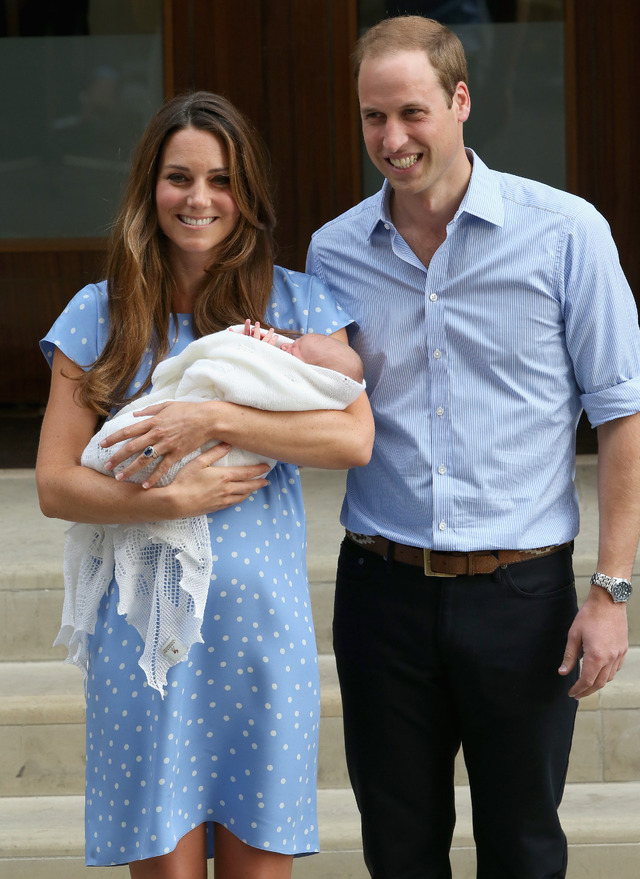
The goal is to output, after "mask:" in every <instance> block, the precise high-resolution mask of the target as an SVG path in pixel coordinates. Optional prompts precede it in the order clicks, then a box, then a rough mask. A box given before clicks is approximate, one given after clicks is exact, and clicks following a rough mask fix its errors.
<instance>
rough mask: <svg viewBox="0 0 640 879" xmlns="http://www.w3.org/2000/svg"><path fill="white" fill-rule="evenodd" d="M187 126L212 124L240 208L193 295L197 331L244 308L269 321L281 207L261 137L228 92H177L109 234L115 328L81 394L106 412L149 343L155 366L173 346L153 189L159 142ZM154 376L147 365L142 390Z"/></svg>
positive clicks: (145, 141) (238, 318) (243, 313)
mask: <svg viewBox="0 0 640 879" xmlns="http://www.w3.org/2000/svg"><path fill="white" fill-rule="evenodd" d="M185 128H196V129H200V130H202V131H209V132H211V134H214V135H216V136H217V137H219V138H220V139H221V141H222V142H223V144H224V146H225V148H226V150H227V156H228V162H229V176H230V187H231V192H232V194H233V196H234V198H235V200H236V203H237V205H238V209H239V211H240V218H239V220H238V224H237V226H236V228H235V229H234V230H233V232H232V233H231V234H230V235H229V236H228V237H227V238H226V239H225V240H224V241H222V242H221V243H220V244H219V245H218V247H217V248H216V249H215V253H214V255H213V259H212V261H211V264H210V265H209V266H208V267H207V269H206V272H205V276H204V278H203V280H202V283H201V285H200V289H199V290H198V292H197V294H196V298H195V302H194V311H193V324H194V331H195V333H196V335H205V334H207V333H213V332H216V331H217V330H221V329H224V328H225V327H227V326H229V325H230V324H237V323H242V322H243V321H244V320H245V319H246V318H247V317H248V318H250V319H251V320H252V321H256V320H259V321H261V322H263V323H264V313H265V309H266V307H267V303H268V301H269V294H270V291H271V287H272V284H273V260H274V241H273V229H274V227H275V214H274V210H273V203H272V198H271V193H270V189H269V182H268V181H269V177H268V161H267V156H266V153H265V150H264V148H263V146H262V142H261V140H260V138H259V136H258V134H257V132H256V131H255V129H254V128H253V126H252V125H251V123H250V122H249V121H248V120H247V119H246V118H245V117H244V116H243V114H242V113H240V111H239V110H237V109H236V108H235V107H234V106H233V104H231V103H230V102H229V101H228V100H226V98H223V97H220V96H219V95H214V94H211V93H210V92H192V93H189V94H182V95H177V96H176V97H174V98H172V99H170V100H168V101H167V102H166V103H165V104H164V105H163V106H162V107H161V108H160V110H159V111H158V112H157V113H156V115H155V116H154V118H153V119H152V120H151V122H150V123H149V125H148V126H147V129H146V131H145V132H144V134H143V135H142V138H141V140H140V142H139V144H138V147H137V149H136V151H135V154H134V157H133V161H132V165H131V172H130V175H129V181H128V183H127V186H126V189H125V192H124V197H123V200H122V207H121V210H120V213H119V215H118V217H117V219H116V221H115V224H114V228H113V232H112V235H111V239H110V243H109V249H108V254H107V271H106V277H107V285H108V294H109V335H108V338H107V342H106V344H105V347H104V349H103V351H102V353H101V354H100V356H99V357H98V359H97V360H96V361H95V363H94V364H93V365H92V366H91V368H90V369H89V370H88V371H87V372H86V373H84V375H82V376H81V377H80V379H79V381H78V394H79V397H80V402H82V403H83V404H84V405H85V406H88V407H89V408H90V409H93V410H94V411H96V412H98V413H100V414H103V415H106V414H108V413H109V411H110V409H111V408H112V407H113V406H120V405H121V404H122V403H124V402H125V401H126V398H125V394H126V391H127V387H128V386H129V384H130V382H131V381H132V379H133V377H134V375H135V373H136V372H137V370H138V368H139V366H140V364H141V362H142V359H143V356H144V354H145V349H147V348H150V349H151V353H152V362H153V365H155V364H156V363H158V362H159V361H160V360H161V359H162V358H163V357H164V356H165V355H166V353H167V351H168V349H169V324H170V316H171V300H172V294H173V292H174V291H175V281H174V279H173V276H172V273H171V267H170V263H169V259H168V249H167V247H166V239H165V238H164V235H163V233H162V231H161V230H160V228H159V226H158V221H157V213H156V204H155V188H156V180H157V176H158V168H159V162H160V156H161V153H162V150H163V147H164V145H165V144H166V142H167V140H168V139H169V138H170V137H171V135H173V134H175V132H177V131H181V130H183V129H185ZM150 373H151V370H150ZM149 380H150V374H149V378H148V379H147V381H146V382H145V384H144V385H143V386H142V388H140V390H139V391H138V393H141V392H142V391H143V390H144V389H145V388H146V387H147V386H148V385H149ZM129 399H130V398H129Z"/></svg>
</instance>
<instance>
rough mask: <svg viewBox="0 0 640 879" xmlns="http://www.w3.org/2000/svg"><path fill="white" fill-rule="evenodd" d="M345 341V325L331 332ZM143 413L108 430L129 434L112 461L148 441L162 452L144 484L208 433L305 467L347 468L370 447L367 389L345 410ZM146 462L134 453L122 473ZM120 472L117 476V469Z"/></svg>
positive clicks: (224, 406) (206, 407) (176, 407)
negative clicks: (117, 428)
mask: <svg viewBox="0 0 640 879" xmlns="http://www.w3.org/2000/svg"><path fill="white" fill-rule="evenodd" d="M335 336H336V338H338V339H340V340H341V341H344V342H346V341H347V334H346V331H345V330H340V331H339V332H338V333H336V334H335ZM144 413H145V415H153V418H148V419H145V420H144V421H141V422H140V424H139V425H138V424H136V425H132V426H129V427H127V428H125V429H124V430H122V431H118V432H117V433H115V434H113V435H112V436H111V437H110V438H109V440H108V441H107V444H108V445H114V444H115V443H116V442H121V441H122V440H129V442H127V443H126V444H125V445H123V446H122V447H121V448H120V449H119V450H118V452H116V453H115V454H114V456H113V458H112V459H111V463H112V465H113V466H116V465H117V464H120V463H121V462H122V461H125V460H126V459H127V458H128V457H130V456H131V455H134V454H138V455H140V456H141V454H142V451H143V450H144V449H145V448H146V446H148V445H152V446H154V448H156V449H157V451H158V452H159V453H160V454H162V455H163V456H164V457H163V459H162V461H160V462H159V463H158V466H157V467H156V469H155V470H154V471H153V473H152V475H151V476H150V477H149V479H148V481H147V482H146V483H145V486H148V487H150V486H152V485H154V484H155V483H156V482H157V481H158V480H159V479H160V478H161V477H162V476H163V475H164V473H166V472H167V470H168V469H169V468H170V467H171V466H172V465H173V464H174V463H175V462H176V461H178V460H180V459H181V458H182V457H184V456H185V455H187V454H188V453H189V452H192V451H193V450H194V449H197V448H200V446H202V445H204V443H205V442H207V441H208V440H211V439H218V440H222V441H225V442H228V443H229V444H230V445H232V446H236V447H238V448H242V449H246V450H247V451H250V452H255V453H257V454H259V455H265V456H267V457H269V458H276V459H277V460H279V461H288V462H290V463H295V464H298V465H300V466H305V467H323V468H329V469H337V470H340V469H346V468H349V467H360V466H363V465H365V464H367V463H368V461H369V459H370V457H371V450H372V447H373V436H374V426H373V416H372V414H371V409H370V407H369V401H368V398H367V395H366V393H364V392H363V393H362V394H361V395H360V396H359V397H358V399H357V400H355V402H353V403H352V404H351V405H350V406H348V407H347V408H346V409H344V410H336V409H322V410H311V411H302V412H290V411H284V412H281V411H278V412H272V411H266V410H264V409H254V408H252V407H249V406H241V405H238V404H235V403H227V402H217V401H216V402H211V403H206V402H201V403H181V402H172V403H165V404H159V405H158V406H151V407H149V408H147V409H145V410H144ZM147 464H148V460H147V459H146V458H144V457H139V458H138V459H136V460H135V461H134V462H133V463H132V464H130V465H129V466H128V467H127V468H126V469H125V470H123V471H122V472H121V474H122V478H126V477H129V476H131V475H132V474H133V473H134V472H136V471H137V470H139V469H141V468H142V467H144V466H146V465H147ZM121 474H119V477H120V475H121Z"/></svg>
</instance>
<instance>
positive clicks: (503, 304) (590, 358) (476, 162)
mask: <svg viewBox="0 0 640 879" xmlns="http://www.w3.org/2000/svg"><path fill="white" fill-rule="evenodd" d="M467 152H468V155H469V158H470V159H471V160H472V162H473V172H472V175H471V182H470V184H469V187H468V190H467V192H466V194H465V196H464V199H463V201H462V203H461V205H460V208H459V209H458V211H457V213H456V215H455V217H454V218H453V220H452V221H451V222H450V223H449V225H448V227H447V237H446V240H445V241H444V242H443V244H442V245H441V246H440V247H439V248H438V250H437V251H436V253H435V254H434V256H433V258H432V260H431V263H430V265H429V268H428V270H427V269H426V268H425V267H424V265H422V263H421V262H420V260H419V259H418V258H417V257H416V255H415V254H414V253H413V251H412V250H411V249H410V248H409V247H408V245H407V244H406V242H405V241H404V240H403V238H402V237H401V236H400V234H399V233H398V232H397V231H396V229H395V228H394V225H393V222H392V220H391V216H390V212H389V207H388V201H389V188H388V185H387V184H386V183H385V185H384V186H383V188H382V190H381V192H379V193H378V194H376V195H374V196H372V197H371V198H368V199H366V200H365V201H363V202H361V203H360V204H359V205H357V206H356V207H354V208H352V209H351V210H350V211H347V213H345V214H343V215H342V216H340V217H338V218H337V219H335V220H333V221H331V222H330V223H327V224H326V225H325V226H323V228H322V229H320V230H318V231H317V232H316V233H315V234H314V236H313V238H312V241H311V245H310V248H309V254H308V261H307V271H309V272H311V273H312V274H314V275H317V276H318V277H319V278H320V279H321V280H323V281H324V282H325V283H326V284H327V285H328V287H329V288H330V290H331V291H332V292H333V294H334V295H335V297H336V299H337V301H338V302H339V303H340V304H341V305H342V306H343V308H344V309H345V311H346V312H347V313H348V314H350V315H351V317H352V318H353V319H354V321H355V322H356V323H355V324H353V325H352V326H350V327H349V328H348V331H349V333H350V341H351V344H352V345H353V347H354V348H355V349H356V351H358V353H359V354H360V356H361V357H362V359H363V360H364V363H365V378H366V381H367V390H368V392H369V397H370V401H371V406H372V409H373V412H374V415H375V420H376V439H375V444H374V450H373V456H372V459H371V463H370V464H369V465H368V466H366V467H363V468H359V469H354V470H351V471H350V473H349V476H348V480H347V496H346V498H345V502H344V505H343V510H342V523H343V524H344V525H345V526H346V527H347V528H349V529H350V530H352V531H355V532H359V533H363V534H382V535H383V536H385V537H388V538H389V539H391V540H395V541H398V542H400V543H407V544H412V545H414V546H425V547H431V548H434V549H436V548H437V549H441V550H474V549H500V548H502V549H529V548H532V547H538V546H546V545H548V544H553V543H561V542H564V541H566V540H571V539H572V538H573V537H575V535H576V534H577V531H578V525H579V517H578V505H577V496H576V491H575V487H574V484H573V477H574V471H575V431H576V426H577V422H578V419H579V416H580V413H581V411H582V409H583V408H584V409H585V411H586V412H587V415H588V417H589V420H590V422H591V424H592V426H594V427H595V426H597V425H599V424H601V423H603V422H605V421H609V420H611V419H613V418H618V417H621V416H624V415H630V414H632V413H635V412H637V411H640V332H639V330H638V317H637V312H636V307H635V303H634V300H633V297H632V295H631V291H630V289H629V286H628V284H627V282H626V279H625V277H624V275H623V273H622V270H621V268H620V263H619V260H618V254H617V251H616V247H615V245H614V243H613V240H612V237H611V232H610V230H609V226H608V225H607V223H606V221H605V219H604V218H603V217H602V216H601V215H600V214H599V213H598V212H597V211H596V210H595V208H594V207H593V206H592V205H590V204H588V203H587V202H585V201H584V200H582V199H579V198H577V197H576V196H573V195H569V194H567V193H565V192H561V191H559V190H556V189H552V188H550V187H548V186H546V185H544V184H541V183H537V182H534V181H531V180H525V179H522V178H519V177H514V176H512V175H510V174H502V173H498V172H495V171H491V170H489V169H488V168H487V166H486V165H485V164H484V163H483V162H482V161H481V160H480V158H479V157H477V156H475V155H474V154H473V152H472V151H470V150H468V151H467Z"/></svg>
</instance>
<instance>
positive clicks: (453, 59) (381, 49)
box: [352, 15, 469, 106]
mask: <svg viewBox="0 0 640 879" xmlns="http://www.w3.org/2000/svg"><path fill="white" fill-rule="evenodd" d="M414 50H418V51H422V52H426V54H427V57H428V59H429V61H430V63H431V66H432V67H433V69H434V70H435V72H436V76H437V77H438V81H439V82H440V85H441V86H442V88H443V90H444V92H445V94H446V96H447V99H448V103H449V106H451V102H452V101H453V96H454V94H455V90H456V86H457V85H458V83H459V82H464V83H465V84H467V81H468V78H469V74H468V72H467V59H466V56H465V54H464V49H463V47H462V43H461V42H460V40H459V39H458V37H457V36H456V35H455V34H454V33H453V31H451V30H449V28H448V27H445V25H443V24H440V23H439V22H437V21H434V19H432V18H425V17H424V16H422V15H400V16H397V17H396V18H385V19H384V20H383V21H380V22H378V24H376V25H374V26H373V27H371V28H369V30H368V31H365V33H364V34H363V35H362V36H361V37H360V39H359V40H358V42H357V43H356V47H355V50H354V52H353V55H352V60H353V75H354V77H355V80H356V85H357V83H358V77H359V75H360V65H361V64H362V62H363V60H364V59H365V58H376V57H380V56H381V55H392V54H394V53H395V52H405V51H414Z"/></svg>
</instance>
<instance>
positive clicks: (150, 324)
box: [36, 92, 373, 879]
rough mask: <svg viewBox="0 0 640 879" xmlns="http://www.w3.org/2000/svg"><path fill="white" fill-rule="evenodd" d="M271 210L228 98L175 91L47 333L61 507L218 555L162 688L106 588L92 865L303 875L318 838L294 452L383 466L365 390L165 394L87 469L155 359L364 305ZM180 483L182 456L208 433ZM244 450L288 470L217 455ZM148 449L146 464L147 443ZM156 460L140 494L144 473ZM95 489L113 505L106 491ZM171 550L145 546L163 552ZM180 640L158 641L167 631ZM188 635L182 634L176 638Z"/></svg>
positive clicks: (337, 463)
mask: <svg viewBox="0 0 640 879" xmlns="http://www.w3.org/2000/svg"><path fill="white" fill-rule="evenodd" d="M273 225H274V218H273V210H272V206H271V201H270V197H269V192H268V186H267V173H266V165H265V160H264V158H263V155H262V153H261V150H260V148H259V146H258V139H257V137H256V135H255V132H254V131H253V130H252V129H251V128H250V126H249V125H248V123H247V121H246V120H245V119H244V118H243V117H242V116H241V115H240V114H239V113H238V111H237V110H236V109H235V108H234V107H233V106H232V105H230V104H229V103H228V102H227V101H226V100H224V99H223V98H220V97H217V96H215V95H211V94H209V93H205V92H198V93H195V94H192V95H187V96H179V97H177V98H174V99H172V100H170V101H168V102H167V103H166V104H165V105H164V106H163V107H162V108H161V110H160V111H159V112H158V114H157V115H156V117H155V118H154V119H153V120H152V121H151V123H150V124H149V126H148V128H147V130H146V132H145V134H144V135H143V137H142V140H141V142H140V144H139V146H138V149H137V152H136V155H135V157H134V160H133V164H132V170H131V176H130V180H129V184H128V187H127V190H126V192H125V197H124V202H123V209H122V211H121V213H120V216H119V218H118V220H117V223H116V226H115V229H114V234H113V238H112V242H111V247H110V251H109V261H108V271H107V277H108V281H105V282H102V283H101V284H97V285H89V286H88V287H85V288H84V289H83V290H81V291H80V292H79V293H78V294H77V295H76V296H75V297H74V299H73V300H72V301H71V303H70V304H69V306H68V307H67V309H65V312H64V313H63V315H61V317H60V318H59V319H58V321H57V322H56V323H55V324H54V327H53V328H52V330H51V332H50V333H49V334H48V335H47V337H46V338H45V339H44V340H43V342H42V348H43V351H44V352H45V354H46V355H47V357H48V358H49V359H50V362H51V365H52V382H51V394H50V398H49V403H48V406H47V411H46V415H45V419H44V423H43V428H42V437H41V442H40V450H39V454H38V462H37V469H36V476H37V483H38V491H39V496H40V504H41V508H42V510H43V512H44V513H45V515H47V516H56V517H58V518H62V519H68V520H71V521H77V522H89V523H92V522H93V523H101V524H115V523H124V522H145V521H153V520H162V519H177V518H180V517H187V516H200V515H204V514H206V515H208V518H209V520H210V529H211V534H212V549H213V559H214V567H213V574H212V578H211V584H210V588H209V596H208V601H207V612H206V615H205V617H206V618H205V620H204V622H203V626H202V635H203V638H204V643H202V644H199V643H198V644H194V645H193V647H192V648H191V650H190V652H189V655H188V659H187V660H186V661H184V662H178V663H177V664H176V665H175V666H173V668H171V670H170V671H169V675H168V686H167V689H166V693H165V695H164V699H163V698H162V696H161V694H160V693H158V692H157V691H155V690H154V689H153V688H151V687H148V686H146V681H145V679H144V673H143V672H142V670H141V668H140V666H139V665H138V660H139V658H140V654H141V651H142V649H143V646H144V645H143V644H142V641H141V639H140V637H139V636H138V634H137V632H136V631H135V629H134V628H133V626H129V625H128V624H127V623H126V621H125V619H124V618H123V617H122V616H120V615H119V614H118V607H117V604H118V586H117V583H115V582H114V581H112V582H111V585H110V587H109V590H108V592H107V594H106V595H105V596H104V598H103V600H102V603H101V606H100V610H99V614H98V622H97V625H96V629H95V633H94V634H93V635H91V636H90V639H89V659H88V677H87V794H86V803H87V805H86V849H87V863H88V864H91V865H108V864H124V863H128V864H129V867H130V872H131V875H132V877H133V879H146V877H151V876H153V877H155V879H164V877H171V879H178V877H180V879H182V877H189V879H204V877H205V876H206V858H207V857H210V856H212V854H213V849H214V843H215V873H216V876H217V877H224V879H240V877H241V876H242V877H247V876H251V877H256V879H258V877H259V879H287V877H289V876H290V874H291V867H292V859H293V856H295V855H301V854H310V853H313V852H315V851H317V850H318V840H317V821H316V814H315V796H316V795H315V776H316V755H317V733H318V720H319V680H318V671H317V656H316V651H315V639H314V632H313V623H312V619H311V609H310V603H309V594H308V584H307V577H306V570H305V560H304V550H305V524H304V511H303V508H302V498H301V491H300V483H299V475H298V472H297V468H296V466H295V464H301V465H308V466H316V467H335V468H343V467H350V466H358V465H361V464H364V463H366V461H367V460H368V458H369V455H370V453H371V445H372V440H373V424H372V419H371V414H370V411H369V407H368V402H367V400H366V396H365V395H364V394H362V395H361V396H360V397H359V398H358V399H357V400H356V401H355V402H354V403H352V404H351V405H350V406H349V407H347V409H345V410H344V411H337V410H332V411H327V410H323V411H312V412H295V413H282V412H266V411H262V410H257V409H251V408H248V407H244V406H239V405H235V404H232V403H225V402H210V403H184V402H183V403H180V402H172V403H167V404H160V405H158V406H155V407H150V408H148V409H147V410H144V403H143V399H142V400H141V411H144V414H145V415H149V414H151V415H152V416H153V417H151V418H145V419H141V420H140V423H139V424H138V423H136V424H134V425H133V426H132V427H128V428H125V429H124V430H123V431H119V432H116V433H114V434H113V435H112V436H111V437H110V439H109V443H110V444H115V443H117V442H120V441H121V440H122V439H127V440H128V442H126V443H125V444H124V446H123V447H122V448H121V449H119V450H118V452H117V453H114V455H113V457H112V459H111V466H112V467H115V466H117V465H118V464H119V463H120V462H121V461H123V460H126V459H127V458H129V457H130V456H131V455H135V456H136V457H135V459H134V461H133V463H131V464H129V465H128V466H127V467H126V468H125V469H124V471H122V472H120V473H118V475H117V477H116V479H113V478H111V477H108V476H105V475H104V474H100V473H97V472H96V471H94V470H91V469H89V468H86V467H82V466H81V464H80V457H81V453H82V450H83V449H84V447H85V446H86V444H87V442H88V440H89V439H90V437H91V436H92V434H93V433H94V432H95V430H96V428H97V427H98V425H99V422H100V420H101V418H102V417H103V416H104V415H106V414H108V413H113V412H114V411H116V410H117V409H118V408H120V407H121V406H122V405H123V404H124V403H126V402H127V401H129V400H130V399H131V398H132V397H134V396H136V395H138V394H141V393H143V392H144V391H146V390H148V389H149V379H150V376H151V373H152V371H153V368H154V367H155V365H156V364H157V363H158V362H159V361H160V360H161V359H163V358H165V357H167V356H174V355H176V354H178V353H180V351H182V350H183V349H184V347H185V346H186V345H187V344H188V343H189V342H190V341H192V340H193V339H194V338H195V337H198V336H200V335H203V334H205V333H211V332H215V331H216V330H219V329H221V328H223V327H226V326H229V325H232V324H237V323H242V322H244V320H245V319H246V318H247V317H248V318H250V319H251V321H252V323H254V324H255V323H256V322H258V321H260V322H262V323H263V324H264V323H265V322H266V323H267V324H268V325H271V326H276V327H278V328H281V329H291V330H295V331H298V332H309V331H312V332H321V333H325V334H326V333H332V334H334V335H335V336H336V337H337V338H341V339H343V340H346V332H345V330H344V326H345V325H346V324H348V323H349V318H348V317H347V316H346V315H345V314H344V313H343V312H341V311H340V309H339V308H338V307H337V306H336V305H335V303H334V302H333V299H332V297H331V295H330V294H329V292H328V291H327V290H326V288H324V287H323V286H322V285H321V284H320V283H319V282H318V281H317V280H316V279H312V278H310V277H308V276H306V275H301V274H298V273H295V272H288V271H285V270H283V269H281V268H279V267H277V266H276V267H274V266H273V241H272V230H273ZM214 438H215V439H219V440H222V441H223V442H222V443H221V444H220V445H218V446H215V447H213V448H212V449H210V450H209V451H207V452H205V453H203V454H202V455H200V456H198V457H197V458H195V459H194V460H193V461H192V462H191V463H190V464H188V465H187V466H186V467H184V468H183V469H182V470H181V471H180V473H179V474H178V476H177V477H176V478H175V480H174V481H173V482H172V483H171V484H170V485H167V486H165V487H162V488H161V487H159V486H156V483H157V481H158V480H159V479H160V478H161V476H162V475H163V474H164V473H165V472H166V471H167V470H168V469H169V468H170V467H171V465H172V464H173V463H175V462H176V461H178V460H179V459H180V458H182V457H184V456H185V455H186V454H188V453H189V452H192V451H194V450H195V449H199V448H200V447H201V446H203V445H204V444H205V443H206V442H207V441H208V440H210V439H214ZM234 445H238V446H239V447H241V448H245V449H247V450H249V451H254V452H257V453H259V454H261V455H265V457H270V458H276V459H277V460H278V461H280V462H286V463H279V464H277V465H276V467H275V468H274V469H273V470H272V471H271V473H269V479H268V480H266V479H264V478H263V474H264V473H265V472H266V470H267V466H266V465H262V464H257V465H253V466H246V467H211V466H209V465H210V464H212V463H213V462H215V461H216V460H218V459H220V458H221V457H222V456H223V455H224V454H226V452H227V451H228V450H229V448H230V447H231V446H234ZM145 450H146V452H147V454H146V456H145V454H144V452H145ZM149 455H152V456H153V457H154V458H155V457H157V460H158V464H157V466H156V469H155V470H154V471H153V473H152V475H151V476H150V477H148V479H147V481H146V482H145V483H144V484H143V486H140V485H137V484H135V483H133V482H127V481H126V477H127V476H129V475H131V474H133V473H134V472H136V471H137V470H139V469H141V468H142V467H143V466H145V465H147V464H148V460H149V458H148V456H149ZM98 499H99V500H98ZM153 552H154V547H153V546H150V547H149V553H150V562H152V561H153ZM160 646H162V645H160ZM178 646H179V645H178Z"/></svg>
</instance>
